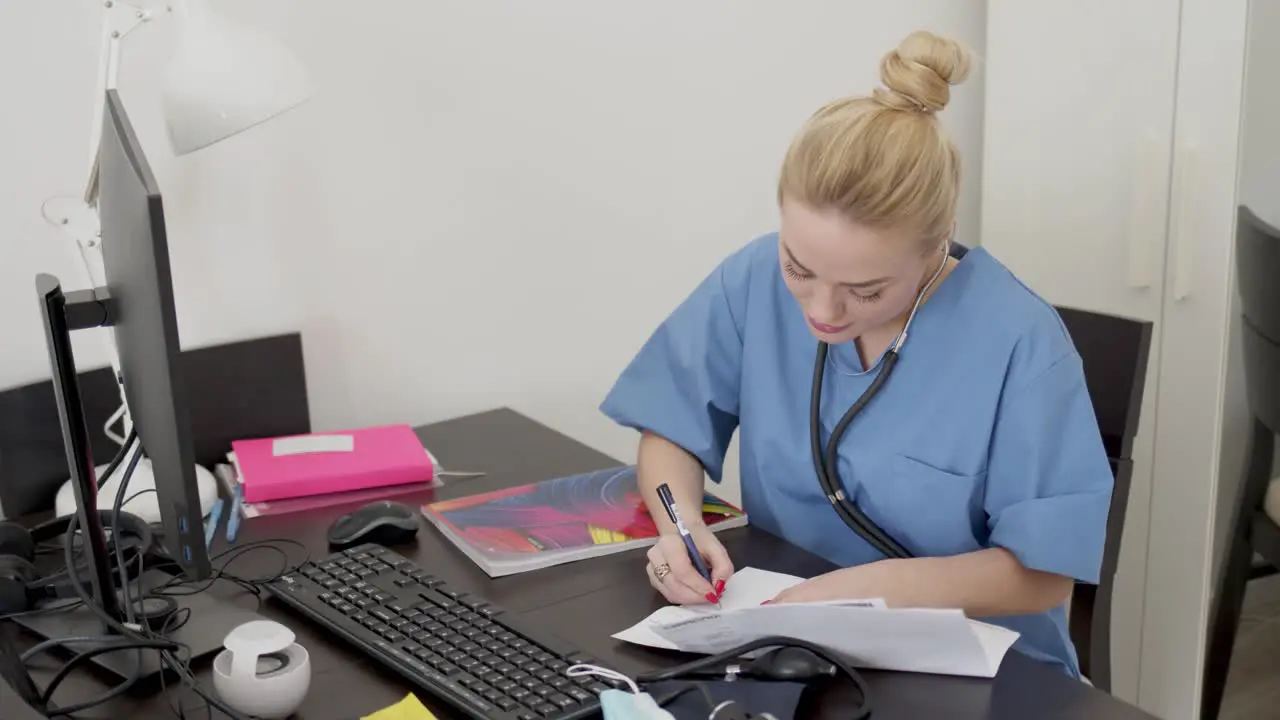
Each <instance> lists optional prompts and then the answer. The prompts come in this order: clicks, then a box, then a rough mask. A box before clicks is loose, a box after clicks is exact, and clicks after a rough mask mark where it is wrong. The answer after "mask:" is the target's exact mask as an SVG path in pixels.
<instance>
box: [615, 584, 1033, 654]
mask: <svg viewBox="0 0 1280 720" xmlns="http://www.w3.org/2000/svg"><path fill="white" fill-rule="evenodd" d="M798 582H800V578H795V577H792V576H789V575H783V574H780V573H771V572H767V571H764V570H756V569H754V568H744V569H742V570H740V571H738V572H737V573H734V576H733V579H732V580H730V582H729V586H732V589H731V588H730V587H729V586H726V588H725V595H724V598H723V601H722V609H720V610H717V609H716V608H715V606H713V605H698V606H691V607H678V606H669V607H664V608H661V609H659V610H658V611H656V612H654V613H653V614H651V615H650V616H649V617H647V618H645V619H644V620H642V621H641V622H639V623H637V624H636V625H633V626H632V627H630V628H627V629H626V630H623V631H621V632H619V633H617V634H615V635H614V637H615V638H617V639H619V640H623V641H625V642H630V643H634V644H638V645H648V646H651V647H659V648H667V649H672V650H684V651H687V652H694V653H704V654H714V653H719V652H723V651H725V650H730V649H732V648H734V647H737V646H739V645H742V644H744V643H748V642H751V641H752V640H756V639H759V638H762V637H767V636H770V635H780V636H784V637H792V638H797V639H800V640H805V641H807V642H811V643H814V644H818V645H822V646H824V647H828V648H830V649H832V650H835V651H836V652H839V653H841V654H843V655H845V656H846V657H848V658H849V659H850V661H851V662H852V664H854V665H856V666H858V667H864V668H877V669H884V670H899V671H907V672H925V673H941V674H948V675H968V676H976V677H993V676H994V675H995V673H996V671H997V670H998V669H999V667H1000V662H1001V661H1002V660H1003V659H1004V655H1005V653H1006V652H1008V650H1009V648H1010V647H1011V646H1012V645H1013V643H1014V641H1015V640H1017V638H1018V633H1016V632H1014V631H1012V630H1009V629H1007V628H1003V627H999V626H996V625H989V624H987V623H982V622H978V621H975V620H970V619H969V618H967V617H965V615H964V613H963V612H961V611H959V610H934V609H922V608H886V607H885V606H884V604H883V602H881V601H879V600H876V599H868V600H861V601H852V602H839V603H803V604H792V603H787V604H783V605H763V606H762V605H760V603H761V602H763V601H764V600H768V599H770V598H772V597H774V596H775V595H777V593H778V592H780V591H782V590H784V589H786V588H788V587H790V586H791V585H794V584H796V583H798Z"/></svg>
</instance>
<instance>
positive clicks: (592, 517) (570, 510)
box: [422, 466, 747, 577]
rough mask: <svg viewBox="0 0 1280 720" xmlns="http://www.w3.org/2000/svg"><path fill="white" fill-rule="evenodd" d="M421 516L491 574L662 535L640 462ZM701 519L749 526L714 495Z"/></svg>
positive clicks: (434, 508)
mask: <svg viewBox="0 0 1280 720" xmlns="http://www.w3.org/2000/svg"><path fill="white" fill-rule="evenodd" d="M422 514H423V515H424V516H425V517H426V518H427V520H428V521H429V522H431V524H432V525H434V526H435V527H436V528H437V529H439V531H440V532H441V533H442V534H444V536H445V537H447V538H449V540H450V541H452V542H453V544H454V545H457V546H458V548H459V549H460V550H462V552H464V553H466V555H467V557H470V558H471V559H472V560H473V561H475V563H476V564H477V565H479V566H480V567H481V568H482V569H483V570H484V571H485V572H486V573H488V574H489V576H490V577H500V576H503V575H513V574H515V573H521V572H528V571H530V570H538V569H541V568H546V567H550V566H552V565H560V564H563V563H568V562H573V561H575V560H583V559H586V558H591V557H599V556H601V555H608V554H611V553H616V552H622V551H624V550H631V549H633V548H639V547H646V546H649V545H652V544H653V543H654V542H656V541H657V537H658V528H657V525H656V524H655V523H654V521H653V517H652V516H651V515H650V514H649V511H648V510H647V509H646V507H645V504H644V502H643V501H642V500H641V497H640V490H639V488H638V487H637V484H636V469H635V467H634V466H624V467H615V468H610V469H608V470H598V471H595V472H589V473H583V474H580V475H571V476H568V477H562V478H555V479H553V480H544V481H542V482H536V483H529V484H527V485H521V486H519V487H514V488H508V489H505V490H496V491H493V492H488V493H480V494H478V495H471V496H468V497H463V498H458V499H456V500H441V501H438V502H434V503H430V504H428V505H424V506H422ZM702 518H703V521H704V522H705V523H706V524H707V527H709V528H711V530H712V531H713V532H719V531H721V530H728V529H730V528H736V527H742V526H744V525H746V524H747V515H746V513H744V512H743V511H742V510H741V509H739V508H737V507H735V506H733V505H731V504H730V503H728V502H725V501H724V500H722V499H721V498H719V497H717V496H715V495H714V494H712V493H709V492H708V493H705V494H704V496H703V501H702Z"/></svg>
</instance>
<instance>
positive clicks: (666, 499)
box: [658, 483, 720, 608]
mask: <svg viewBox="0 0 1280 720" xmlns="http://www.w3.org/2000/svg"><path fill="white" fill-rule="evenodd" d="M658 499H659V500H661V501H662V507H663V508H665V509H666V511H667V517H669V518H671V522H672V523H673V524H675V526H676V531H677V532H679V533H680V539H681V540H683V541H684V547H685V550H687V551H688V552H689V560H691V561H692V562H693V566H694V567H695V568H697V569H698V574H700V575H702V577H703V578H705V579H706V581H707V582H708V583H711V584H712V586H713V589H712V592H714V591H715V590H714V585H715V581H713V580H712V579H711V570H710V569H709V568H708V567H707V563H706V562H705V561H703V559H702V553H700V552H698V546H697V545H694V543H693V536H692V535H691V534H690V533H689V528H687V527H685V524H684V520H682V519H681V518H680V511H679V510H677V509H676V500H675V497H674V496H672V494H671V488H670V487H668V486H667V484H666V483H662V484H661V485H659V486H658ZM716 607H717V608H718V607H720V603H719V602H717V603H716Z"/></svg>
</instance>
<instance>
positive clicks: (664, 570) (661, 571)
mask: <svg viewBox="0 0 1280 720" xmlns="http://www.w3.org/2000/svg"><path fill="white" fill-rule="evenodd" d="M670 574H671V566H670V565H668V564H666V563H662V564H661V565H658V566H656V567H654V568H653V576H654V577H656V578H658V580H659V581H661V580H662V578H664V577H666V576H668V575H670Z"/></svg>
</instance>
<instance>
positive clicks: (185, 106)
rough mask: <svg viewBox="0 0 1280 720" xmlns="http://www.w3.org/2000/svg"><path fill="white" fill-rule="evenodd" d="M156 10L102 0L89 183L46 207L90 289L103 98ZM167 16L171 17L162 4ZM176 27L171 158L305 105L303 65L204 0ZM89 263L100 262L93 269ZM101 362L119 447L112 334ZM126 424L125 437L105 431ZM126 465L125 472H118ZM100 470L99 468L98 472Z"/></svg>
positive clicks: (184, 11)
mask: <svg viewBox="0 0 1280 720" xmlns="http://www.w3.org/2000/svg"><path fill="white" fill-rule="evenodd" d="M153 4H157V5H158V3H145V2H139V1H138V0H133V1H130V0H103V3H102V7H103V23H102V46H101V53H100V56H99V64H98V82H97V86H96V90H95V93H94V114H93V135H92V140H91V145H90V157H91V161H90V168H89V177H88V181H87V183H86V186H85V190H84V194H83V196H82V197H79V198H65V197H64V198H52V199H50V200H48V201H46V202H45V203H44V207H43V208H42V214H43V215H44V217H45V219H46V221H48V222H49V223H50V224H52V225H54V226H55V227H58V228H60V229H61V230H62V232H63V234H64V235H66V236H67V237H69V238H70V239H71V240H72V241H73V242H74V248H75V249H76V251H77V256H78V257H77V258H76V259H77V264H78V265H79V266H80V267H81V268H82V270H83V271H84V278H83V279H84V281H85V282H86V283H88V287H89V288H94V287H98V286H100V284H101V283H100V281H99V280H98V276H97V275H96V274H95V272H94V269H93V268H94V267H95V266H96V265H99V264H100V263H101V255H100V253H101V251H100V247H99V246H100V242H101V233H100V227H99V222H98V220H99V218H98V214H97V198H98V166H97V163H98V146H99V144H100V141H101V137H102V130H103V128H102V122H103V120H102V118H103V106H104V99H105V97H106V93H107V91H108V90H114V89H115V88H116V83H117V78H118V76H119V69H120V45H121V41H123V40H124V38H125V36H127V35H128V34H129V33H130V32H132V31H133V30H135V29H136V28H137V27H138V26H140V25H142V24H144V23H147V22H150V21H151V20H152V19H153V18H154V16H155V12H154V10H153V9H152V7H150V6H151V5H153ZM164 10H165V12H174V8H173V6H172V5H168V4H166V5H164ZM174 14H175V15H176V16H177V19H178V22H179V24H180V28H179V32H180V36H179V41H178V44H177V49H176V52H175V54H174V56H173V58H172V59H171V61H170V64H169V67H168V71H167V73H166V76H165V85H164V89H163V93H162V97H161V102H162V105H163V109H164V121H165V126H166V128H167V131H168V137H169V143H170V146H171V148H172V150H173V152H174V154H176V155H179V156H181V155H186V154H188V153H191V152H194V151H196V150H200V149H202V148H205V147H208V146H209V145H212V144H214V143H216V142H218V141H220V140H223V139H225V138H228V137H231V136H232V135H235V134H237V133H240V132H242V131H244V130H247V129H249V128H251V127H253V126H255V125H258V124H260V123H263V122H265V121H267V120H269V119H271V118H273V117H275V116H277V115H279V114H281V113H283V112H285V111H287V110H289V109H291V108H293V107H296V106H297V105H299V104H301V103H302V102H304V101H305V100H307V99H308V98H309V97H311V95H313V94H314V92H315V86H314V84H313V82H312V79H311V77H310V75H309V74H308V72H307V70H306V68H305V67H303V65H302V64H301V63H300V62H299V61H298V60H297V59H296V58H295V57H294V56H293V55H292V54H291V53H290V52H289V51H288V50H287V49H286V48H285V47H283V46H282V45H280V44H279V43H277V42H276V41H275V40H274V39H272V38H271V37H269V36H268V35H266V34H265V33H262V32H260V31H258V30H256V29H253V28H247V27H242V26H238V25H235V24H233V23H231V22H229V21H227V20H226V19H225V18H222V17H219V16H218V14H216V13H213V12H211V11H210V10H209V9H208V8H207V6H206V1H205V0H180V2H179V3H178V7H177V11H176V12H174ZM91 256H97V257H96V262H95V261H94V260H91ZM102 337H103V338H104V341H105V345H106V351H107V357H108V358H109V360H110V363H111V367H112V370H113V371H114V374H115V377H116V380H117V385H118V386H119V390H120V400H121V405H120V408H119V409H118V410H117V411H116V412H115V413H114V414H113V415H112V416H111V417H110V418H109V419H108V420H107V423H106V426H105V428H104V431H105V433H106V435H107V436H108V437H109V438H111V439H112V440H114V441H115V442H116V443H118V444H120V445H123V444H124V443H125V438H126V437H127V436H128V435H129V432H130V430H131V429H132V427H133V424H132V420H131V417H130V414H129V408H128V402H127V400H126V399H125V395H124V386H123V383H122V378H121V371H120V358H119V353H118V352H117V349H116V347H115V345H114V343H113V342H112V339H111V334H110V333H103V334H102ZM117 422H120V423H122V424H123V427H124V433H123V435H117V434H116V433H115V432H113V430H112V427H114V426H115V424H116V423H117ZM122 467H123V465H122ZM102 470H103V468H99V469H98V471H99V472H100V473H101V472H102ZM122 475H123V473H122V472H120V471H117V472H116V473H115V474H114V475H113V477H111V478H103V479H102V480H101V481H100V485H101V489H100V491H99V494H100V495H103V496H104V497H110V496H111V495H114V493H115V486H114V484H113V483H114V482H115V481H118V480H119V478H120V477H121V476H122ZM196 477H197V481H198V484H199V487H200V498H201V504H202V506H203V509H204V510H208V508H209V507H210V505H212V503H213V501H214V497H215V496H216V494H217V481H216V480H215V478H214V476H213V474H212V473H210V472H209V471H208V470H207V469H205V468H203V467H199V466H197V468H196ZM129 485H130V490H131V492H130V495H137V494H138V493H140V492H143V491H146V490H148V489H150V488H153V487H154V486H155V478H154V475H153V473H152V470H151V466H150V463H149V462H147V461H146V460H145V459H143V460H142V461H141V462H139V463H138V465H137V467H136V468H135V470H134V472H133V475H132V477H131V479H130V482H129ZM154 498H155V494H154V493H149V494H142V495H138V496H137V499H136V500H133V501H131V502H130V503H128V504H127V506H126V509H127V510H128V511H129V512H131V513H133V514H135V515H138V516H140V517H142V518H144V519H146V520H148V521H152V522H157V521H159V507H158V506H157V505H156V503H155V501H154ZM75 503H76V501H75V494H74V492H73V488H72V483H71V481H70V480H68V481H67V482H66V483H64V484H63V486H62V487H61V488H60V489H59V491H58V495H57V501H56V512H57V513H58V514H59V515H65V514H69V513H71V512H74V510H75Z"/></svg>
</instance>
